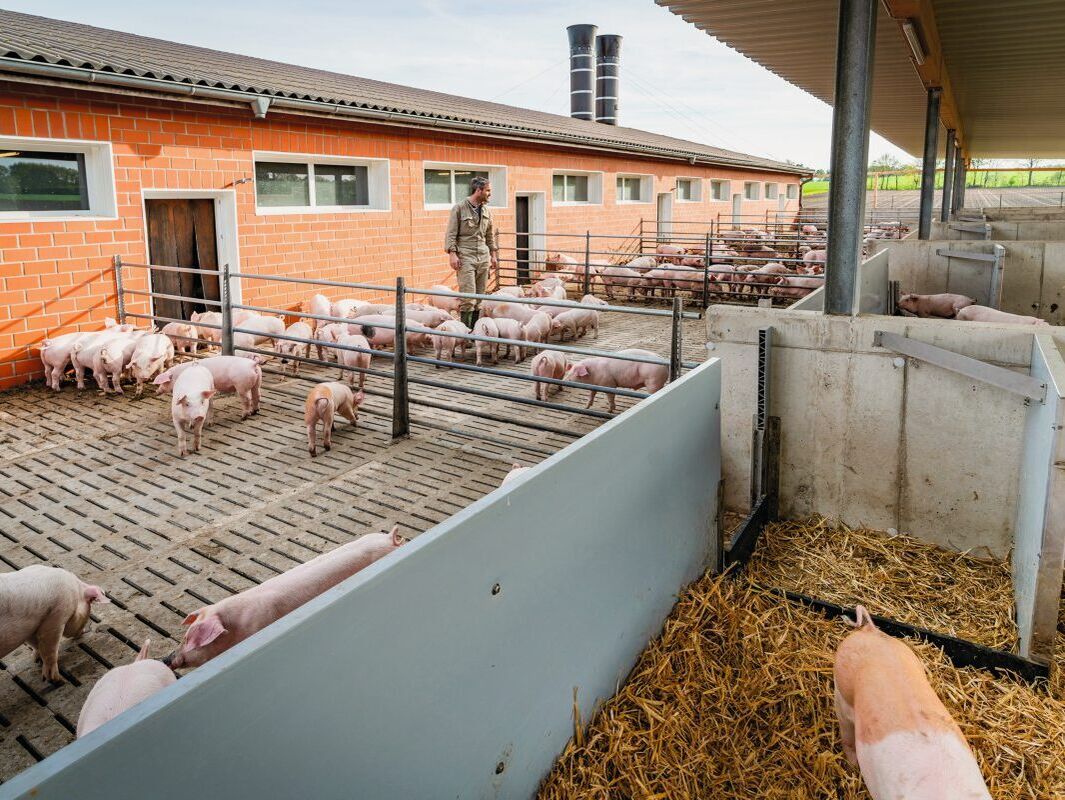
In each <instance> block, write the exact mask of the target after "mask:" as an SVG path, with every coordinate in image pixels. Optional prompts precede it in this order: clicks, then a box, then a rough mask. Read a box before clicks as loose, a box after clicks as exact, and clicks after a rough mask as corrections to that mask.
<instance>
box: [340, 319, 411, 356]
mask: <svg viewBox="0 0 1065 800" xmlns="http://www.w3.org/2000/svg"><path fill="white" fill-rule="evenodd" d="M395 324H396V318H395V317H394V316H391V315H389V314H368V315H366V316H358V317H355V318H354V319H353V320H352V321H351V322H350V323H349V324H348V333H352V334H356V335H358V336H365V337H366V340H367V341H368V342H369V343H370V346H371V347H373V348H374V349H375V350H380V349H382V348H385V347H391V346H392V345H394V344H395V342H396V331H395ZM409 327H410V330H408V331H407V350H413V349H414V348H415V347H422V346H425V345H428V344H429V343H430V341H431V340H430V338H429V333H428V332H427V331H424V330H418V329H417V328H416V327H415V326H414V325H411V326H409Z"/></svg>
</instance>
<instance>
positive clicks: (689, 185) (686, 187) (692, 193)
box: [677, 178, 703, 203]
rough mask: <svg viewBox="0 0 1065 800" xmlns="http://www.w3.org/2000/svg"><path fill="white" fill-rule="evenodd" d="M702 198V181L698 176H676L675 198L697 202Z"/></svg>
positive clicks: (681, 200)
mask: <svg viewBox="0 0 1065 800" xmlns="http://www.w3.org/2000/svg"><path fill="white" fill-rule="evenodd" d="M702 199H703V182H702V181H701V180H699V179H698V178H677V200H679V201H680V202H683V203H698V202H699V201H700V200H702Z"/></svg>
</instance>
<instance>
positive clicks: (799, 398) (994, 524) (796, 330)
mask: <svg viewBox="0 0 1065 800" xmlns="http://www.w3.org/2000/svg"><path fill="white" fill-rule="evenodd" d="M767 326H772V328H773V330H774V338H773V341H774V352H773V357H772V358H773V361H772V369H771V375H772V386H771V392H772V398H771V413H772V414H775V415H778V416H780V417H781V423H782V442H781V461H782V463H781V480H780V486H781V502H780V508H781V512H782V514H784V515H785V516H802V515H805V514H810V513H815V512H816V513H822V514H826V515H828V516H830V517H838V518H841V519H843V520H845V521H847V522H849V523H855V524H857V523H863V524H867V525H871V526H873V527H876V528H882V529H887V528H896V529H898V530H900V531H903V532H906V533H910V534H912V535H914V536H917V537H919V538H921V539H924V540H927V541H931V542H934V543H936V544H938V545H940V546H943V547H947V548H951V549H955V550H967V549H970V548H973V549H975V550H976V551H977V552H989V553H992V554H994V555H996V556H1000V557H1001V556H1005V555H1006V554H1007V553H1008V552H1009V550H1010V548H1011V546H1012V543H1013V529H1014V522H1015V518H1016V513H1017V496H1018V486H1017V479H1016V476H1017V474H1018V470H1019V468H1020V459H1021V452H1022V442H1023V431H1024V425H1025V416H1026V406H1025V404H1024V401H1023V399H1021V398H1019V397H1017V396H1015V395H1012V394H1009V393H1007V392H1005V391H1003V390H1000V389H997V388H995V387H992V386H989V385H987V384H984V383H981V382H978V381H973V380H970V379H967V378H965V377H963V376H961V375H958V374H955V373H952V372H948V371H945V370H942V369H939V368H937V367H934V366H932V365H929V364H925V363H920V362H916V361H909V360H907V359H902V358H900V357H898V356H896V355H895V354H894V353H891V352H889V351H887V350H884V349H882V348H878V347H874V346H873V333H874V331H876V330H885V331H892V332H896V333H900V334H902V335H905V336H909V337H912V338H916V339H919V340H921V341H925V342H929V343H931V344H935V345H938V346H940V347H944V348H946V349H949V350H953V351H955V352H958V353H962V354H964V355H968V356H971V357H973V358H978V359H980V360H982V361H988V362H991V363H994V364H998V365H1001V366H1006V367H1008V368H1011V369H1014V370H1017V371H1022V372H1026V373H1027V372H1028V370H1029V368H1030V365H1031V358H1032V333H1033V331H1032V329H1031V328H1026V327H1020V326H1009V325H991V324H984V323H958V322H951V321H946V320H923V319H914V318H904V317H882V316H869V317H856V318H847V317H827V316H824V315H822V314H819V313H817V312H810V311H792V310H787V311H780V310H768V309H757V308H736V307H727V306H711V307H710V309H709V310H708V313H707V334H708V339H709V341H710V347H711V349H712V352H713V355H716V356H720V357H721V358H722V362H723V369H724V384H723V385H724V391H723V396H722V405H721V412H722V423H723V434H722V464H723V470H724V476H725V502H726V506H727V507H730V508H736V509H742V508H745V507H746V505H747V502H748V493H749V474H750V448H751V415H752V413H753V411H754V408H755V389H756V374H757V373H756V369H757V343H758V330H759V328H763V327H767ZM1055 336H1056V337H1058V339H1059V341H1065V331H1062V332H1061V333H1056V334H1055Z"/></svg>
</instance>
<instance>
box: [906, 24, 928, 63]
mask: <svg viewBox="0 0 1065 800" xmlns="http://www.w3.org/2000/svg"><path fill="white" fill-rule="evenodd" d="M902 35H903V36H905V37H906V44H908V45H909V46H910V52H911V53H913V60H914V61H916V62H917V66H919V67H920V66H923V65H924V62H925V59H926V58H927V57H928V56H927V54H926V53H925V51H924V45H923V44H921V37H920V36H919V35H918V33H917V25H916V24H915V23H914V21H913V20H912V19H904V20H903V21H902Z"/></svg>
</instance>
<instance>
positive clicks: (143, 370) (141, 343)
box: [115, 333, 174, 397]
mask: <svg viewBox="0 0 1065 800" xmlns="http://www.w3.org/2000/svg"><path fill="white" fill-rule="evenodd" d="M173 363H174V343H173V342H172V341H171V340H170V337H169V336H166V335H165V334H162V333H151V334H148V335H147V336H142V337H141V338H140V340H138V341H137V343H136V345H135V346H134V348H133V354H132V355H131V356H130V359H129V369H130V372H132V373H133V380H135V381H136V382H137V397H140V396H141V393H142V392H143V391H144V383H145V381H148V380H151V378H152V376H154V375H155V374H156V373H157V372H159V371H160V370H162V369H165V368H167V367H170V366H171V365H172V364H173ZM115 388H116V389H118V391H119V392H121V391H122V387H121V386H119V385H118V381H117V380H115Z"/></svg>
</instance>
